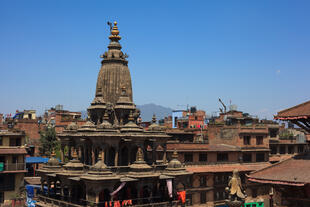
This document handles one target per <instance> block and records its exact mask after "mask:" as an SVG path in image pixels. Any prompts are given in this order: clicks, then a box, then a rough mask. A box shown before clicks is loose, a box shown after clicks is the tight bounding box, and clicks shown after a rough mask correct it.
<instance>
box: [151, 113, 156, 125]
mask: <svg viewBox="0 0 310 207" xmlns="http://www.w3.org/2000/svg"><path fill="white" fill-rule="evenodd" d="M152 123H153V124H155V123H156V115H155V114H153V117H152Z"/></svg>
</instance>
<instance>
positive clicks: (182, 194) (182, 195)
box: [178, 191, 186, 204]
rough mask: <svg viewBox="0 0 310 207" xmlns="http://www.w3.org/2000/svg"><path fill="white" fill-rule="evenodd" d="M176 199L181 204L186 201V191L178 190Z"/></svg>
mask: <svg viewBox="0 0 310 207" xmlns="http://www.w3.org/2000/svg"><path fill="white" fill-rule="evenodd" d="M178 200H180V201H181V202H182V204H184V203H185V201H186V191H181V192H178Z"/></svg>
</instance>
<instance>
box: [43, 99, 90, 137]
mask: <svg viewBox="0 0 310 207" xmlns="http://www.w3.org/2000/svg"><path fill="white" fill-rule="evenodd" d="M43 119H44V122H45V123H46V124H47V125H50V126H53V127H55V131H56V132H57V133H60V132H62V131H63V130H65V129H66V128H67V126H69V125H70V124H71V123H76V124H77V125H78V126H81V125H83V124H85V123H86V121H85V120H83V119H82V113H81V112H73V111H68V110H64V109H63V107H62V105H57V106H56V107H55V108H51V109H49V110H47V112H45V114H44V117H43Z"/></svg>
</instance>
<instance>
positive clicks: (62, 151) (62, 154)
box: [60, 145, 65, 163]
mask: <svg viewBox="0 0 310 207" xmlns="http://www.w3.org/2000/svg"><path fill="white" fill-rule="evenodd" d="M60 153H61V154H60V156H61V162H62V163H64V162H65V146H64V145H61V147H60Z"/></svg>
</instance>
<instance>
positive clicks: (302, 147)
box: [298, 145, 304, 153]
mask: <svg viewBox="0 0 310 207" xmlns="http://www.w3.org/2000/svg"><path fill="white" fill-rule="evenodd" d="M302 152H304V146H302V145H301V146H298V153H302Z"/></svg>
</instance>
